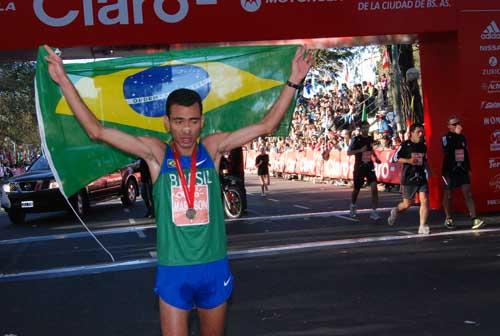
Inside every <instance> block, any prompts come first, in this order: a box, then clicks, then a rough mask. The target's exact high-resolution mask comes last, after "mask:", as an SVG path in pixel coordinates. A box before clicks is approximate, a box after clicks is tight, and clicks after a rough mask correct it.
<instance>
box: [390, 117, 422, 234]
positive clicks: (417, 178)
mask: <svg viewBox="0 0 500 336" xmlns="http://www.w3.org/2000/svg"><path fill="white" fill-rule="evenodd" d="M393 161H394V162H399V163H402V164H403V170H402V172H401V186H402V188H403V201H402V202H400V203H399V204H398V205H397V206H396V207H395V208H393V209H392V210H391V214H390V216H389V218H388V219H387V223H388V224H389V225H391V226H393V225H394V224H395V223H396V219H397V217H398V215H399V214H400V213H401V212H403V211H405V210H407V209H408V208H409V207H410V206H411V205H412V204H413V203H414V201H415V196H416V195H417V194H418V197H419V200H420V225H419V228H418V233H419V234H422V235H428V234H429V233H430V229H429V225H427V218H428V216H429V201H428V194H429V186H428V183H427V178H428V176H429V175H430V170H429V167H428V164H427V146H426V145H425V143H424V126H423V125H422V124H418V123H415V124H413V125H411V127H410V139H409V140H406V141H404V142H403V143H401V146H399V148H398V150H397V151H396V153H395V154H394V158H393Z"/></svg>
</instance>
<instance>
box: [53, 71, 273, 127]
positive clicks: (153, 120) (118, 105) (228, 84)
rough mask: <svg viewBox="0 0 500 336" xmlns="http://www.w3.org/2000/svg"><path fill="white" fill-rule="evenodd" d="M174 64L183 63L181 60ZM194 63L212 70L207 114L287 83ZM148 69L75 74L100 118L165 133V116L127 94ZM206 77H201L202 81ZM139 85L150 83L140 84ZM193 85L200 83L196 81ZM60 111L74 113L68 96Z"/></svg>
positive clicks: (205, 102) (85, 98) (84, 96)
mask: <svg viewBox="0 0 500 336" xmlns="http://www.w3.org/2000/svg"><path fill="white" fill-rule="evenodd" d="M170 64H175V65H179V63H177V62H176V63H170ZM163 66H167V65H166V64H165V65H163ZM191 66H192V67H198V68H201V69H203V70H204V71H206V73H208V78H206V79H205V80H206V81H209V84H210V90H209V91H208V95H207V96H206V98H205V99H204V100H203V106H204V113H208V112H210V111H211V110H214V109H217V108H219V107H221V106H223V105H225V104H228V103H231V102H234V101H237V100H239V99H241V98H244V97H246V96H249V95H253V94H255V93H258V92H262V91H265V90H268V89H271V88H274V87H276V86H279V85H282V84H283V83H282V82H280V81H277V80H272V79H265V78H259V77H257V76H255V75H254V74H252V73H250V72H248V71H244V70H240V69H238V68H235V67H232V66H229V65H227V64H224V63H220V62H203V63H196V64H191ZM147 70H148V68H140V69H138V68H134V69H127V70H122V71H118V72H114V73H112V74H106V75H98V76H95V77H78V76H75V75H73V76H71V77H72V80H73V81H74V83H75V87H76V88H77V90H78V92H79V93H80V95H81V97H82V99H83V101H84V102H85V104H87V106H88V107H89V109H90V110H91V111H92V112H93V113H94V115H95V116H96V118H97V119H98V120H101V121H105V122H111V123H116V124H121V125H125V126H132V127H138V128H142V129H146V130H151V131H156V132H164V131H165V128H164V124H163V118H161V117H159V116H148V115H144V114H141V113H138V112H137V111H136V110H135V109H134V108H133V107H132V106H131V102H135V100H134V98H130V97H126V96H125V94H124V83H125V81H126V80H127V78H130V77H132V76H134V75H137V74H138V73H140V72H144V71H147ZM196 80H197V78H195V77H193V81H196ZM203 80H204V79H202V78H200V82H201V81H203ZM174 81H175V78H174ZM136 85H137V86H139V85H148V84H147V83H146V84H141V83H138V84H136ZM193 85H196V83H194V84H193ZM165 90H166V91H165V92H167V93H169V92H168V89H165ZM165 92H164V93H163V94H158V95H154V96H148V97H141V99H142V101H146V102H151V101H155V100H158V101H159V100H161V99H163V100H164V99H166V96H165V95H166V93H165ZM162 106H163V105H162ZM56 113H58V114H63V115H72V114H73V113H72V111H71V109H70V108H69V106H68V104H67V102H66V100H65V98H61V99H60V100H59V102H58V104H57V107H56ZM162 113H163V111H162Z"/></svg>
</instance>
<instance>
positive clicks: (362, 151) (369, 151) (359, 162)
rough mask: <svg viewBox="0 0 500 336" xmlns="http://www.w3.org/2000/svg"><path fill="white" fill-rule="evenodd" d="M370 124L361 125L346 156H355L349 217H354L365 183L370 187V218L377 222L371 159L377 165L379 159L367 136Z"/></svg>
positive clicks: (376, 202) (375, 188) (376, 193)
mask: <svg viewBox="0 0 500 336" xmlns="http://www.w3.org/2000/svg"><path fill="white" fill-rule="evenodd" d="M369 129H370V124H369V123H368V122H367V121H363V122H362V123H361V134H360V135H357V136H355V137H354V138H353V139H352V140H351V144H350V145H349V149H348V150H347V155H355V159H356V160H355V162H354V171H353V174H352V175H353V180H354V189H353V191H352V195H351V206H350V216H351V217H356V216H357V214H356V201H357V199H358V194H359V190H360V189H361V187H362V186H363V184H364V183H365V180H366V182H367V183H368V184H369V185H370V187H371V191H372V213H371V214H370V218H371V219H373V220H379V219H380V216H379V214H378V213H377V206H378V190H377V176H376V175H375V165H374V164H373V161H372V157H373V158H375V160H376V162H377V163H380V160H379V158H378V157H377V155H376V154H375V152H374V151H373V137H371V136H370V135H368V130H369Z"/></svg>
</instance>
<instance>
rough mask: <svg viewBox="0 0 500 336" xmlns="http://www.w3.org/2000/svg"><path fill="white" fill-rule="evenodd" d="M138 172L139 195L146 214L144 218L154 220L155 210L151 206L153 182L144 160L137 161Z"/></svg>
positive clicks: (152, 205)
mask: <svg viewBox="0 0 500 336" xmlns="http://www.w3.org/2000/svg"><path fill="white" fill-rule="evenodd" d="M139 171H140V173H141V186H142V188H141V189H142V190H141V195H142V199H143V201H144V205H145V206H146V214H145V215H144V217H147V218H154V217H155V210H154V204H153V182H152V181H151V174H150V173H149V167H148V164H147V162H146V160H144V159H140V160H139Z"/></svg>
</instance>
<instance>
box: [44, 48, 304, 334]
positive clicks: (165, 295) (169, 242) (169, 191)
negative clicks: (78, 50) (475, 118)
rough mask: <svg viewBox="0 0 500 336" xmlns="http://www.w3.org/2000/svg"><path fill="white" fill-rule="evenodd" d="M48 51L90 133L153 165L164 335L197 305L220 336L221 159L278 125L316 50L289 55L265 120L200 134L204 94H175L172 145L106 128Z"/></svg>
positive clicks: (224, 294)
mask: <svg viewBox="0 0 500 336" xmlns="http://www.w3.org/2000/svg"><path fill="white" fill-rule="evenodd" d="M45 49H46V51H47V52H48V56H46V58H45V59H46V61H47V62H48V71H49V74H50V76H51V78H52V79H53V80H54V81H55V82H56V83H57V84H58V85H59V86H60V88H61V90H62V93H63V95H64V97H65V99H66V101H67V102H68V104H69V106H70V108H71V110H72V112H73V113H74V115H75V117H76V119H77V120H78V121H79V123H80V124H81V126H82V127H83V128H84V130H85V132H86V133H87V134H88V136H89V137H90V138H91V139H92V140H94V141H100V142H104V143H106V144H108V145H110V146H113V147H115V148H117V149H119V150H121V151H124V152H127V153H129V154H131V155H134V156H137V157H140V158H142V159H144V160H145V161H146V162H147V164H148V167H149V170H150V173H151V178H152V182H153V184H154V187H153V198H154V204H155V213H156V223H157V236H158V238H157V251H158V268H157V280H156V288H155V291H156V292H157V293H158V295H159V297H160V299H159V301H160V320H161V327H162V333H163V335H187V333H188V323H187V321H188V314H189V311H190V310H191V309H192V308H197V309H198V314H199V317H200V326H201V334H202V335H222V334H223V330H224V322H225V316H226V301H227V299H228V298H229V296H230V294H231V291H232V287H233V279H232V275H231V273H230V270H229V266H228V260H227V251H226V249H227V246H226V235H225V227H224V217H223V208H222V201H221V197H220V185H219V181H218V172H217V170H218V166H219V162H220V159H221V157H222V155H223V154H224V153H225V152H228V151H230V150H231V149H233V148H236V147H239V146H242V145H244V144H246V143H248V142H249V141H251V140H252V139H254V138H256V137H258V136H262V135H266V134H269V133H272V132H273V131H274V130H275V129H276V128H277V127H278V125H279V123H280V121H281V120H282V118H283V117H284V116H285V114H286V112H287V110H288V107H289V106H290V104H291V102H292V100H293V99H294V97H295V93H296V90H297V88H299V84H300V83H301V82H302V80H303V79H304V77H305V76H306V74H307V72H308V71H309V68H310V67H311V64H312V62H313V56H312V53H311V52H310V51H307V49H306V48H305V47H300V48H299V49H298V50H297V52H296V54H295V57H294V58H293V60H292V64H291V74H290V77H289V80H288V81H287V83H286V85H284V87H283V89H282V91H281V94H280V95H279V97H278V98H277V99H276V101H275V102H274V104H273V105H272V107H271V108H270V109H269V111H268V113H267V114H266V115H265V116H264V118H263V119H262V120H261V121H260V122H258V123H255V124H252V125H249V126H245V127H243V128H241V129H238V130H236V131H233V132H220V133H213V134H210V135H207V136H205V137H203V138H201V139H199V136H200V132H201V130H202V128H203V122H204V117H203V115H202V101H201V98H200V95H199V94H198V93H197V92H196V91H193V90H190V89H177V90H175V91H173V92H172V93H170V95H169V96H168V98H167V102H166V115H165V116H164V117H163V121H164V125H165V128H166V129H167V130H170V133H171V136H172V141H171V142H170V143H168V144H167V143H165V142H163V141H161V140H160V139H157V138H154V137H146V136H133V135H130V134H128V133H126V132H124V131H121V130H118V129H114V128H108V127H104V126H103V125H102V124H101V123H100V122H99V121H98V120H97V119H96V117H95V116H94V114H92V112H91V111H90V109H89V108H88V107H87V105H86V104H85V103H84V102H83V100H82V99H81V97H80V95H79V94H78V92H77V90H76V89H75V87H74V85H73V84H72V82H71V81H70V79H69V77H68V75H67V74H66V71H65V69H64V66H63V63H62V60H61V58H60V57H59V56H57V55H56V54H55V53H54V52H53V51H52V50H51V49H50V48H48V47H47V46H45Z"/></svg>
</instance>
